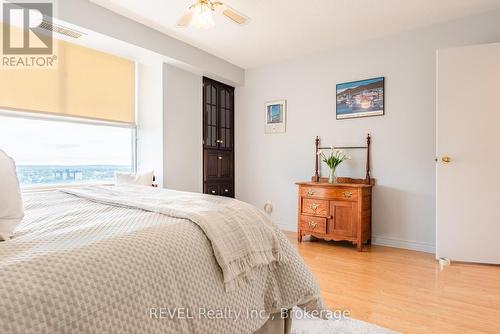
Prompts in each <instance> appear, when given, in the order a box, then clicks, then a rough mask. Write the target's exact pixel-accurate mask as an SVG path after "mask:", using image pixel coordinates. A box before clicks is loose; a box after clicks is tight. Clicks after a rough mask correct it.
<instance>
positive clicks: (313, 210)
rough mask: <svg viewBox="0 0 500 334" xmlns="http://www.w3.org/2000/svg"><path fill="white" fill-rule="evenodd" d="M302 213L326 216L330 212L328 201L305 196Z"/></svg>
mask: <svg viewBox="0 0 500 334" xmlns="http://www.w3.org/2000/svg"><path fill="white" fill-rule="evenodd" d="M302 213H305V214H309V215H314V216H320V217H326V216H327V213H328V201H325V200H321V199H312V198H303V199H302Z"/></svg>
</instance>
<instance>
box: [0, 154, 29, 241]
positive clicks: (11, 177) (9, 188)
mask: <svg viewBox="0 0 500 334" xmlns="http://www.w3.org/2000/svg"><path fill="white" fill-rule="evenodd" d="M23 217H24V208H23V201H22V199H21V189H19V181H18V180H17V173H16V164H15V163H14V160H12V158H11V157H9V156H8V155H7V154H5V152H4V151H2V150H0V241H4V240H8V239H10V237H12V235H13V234H14V229H15V228H16V226H17V224H19V223H20V222H21V220H23Z"/></svg>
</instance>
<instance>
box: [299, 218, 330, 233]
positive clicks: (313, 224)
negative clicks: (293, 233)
mask: <svg viewBox="0 0 500 334" xmlns="http://www.w3.org/2000/svg"><path fill="white" fill-rule="evenodd" d="M300 229H301V230H302V231H310V232H316V233H326V218H320V217H313V216H304V215H302V216H300Z"/></svg>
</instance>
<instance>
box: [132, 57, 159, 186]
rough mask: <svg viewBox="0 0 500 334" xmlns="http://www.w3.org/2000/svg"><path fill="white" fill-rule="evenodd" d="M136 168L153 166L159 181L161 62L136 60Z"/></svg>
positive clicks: (141, 168) (144, 169)
mask: <svg viewBox="0 0 500 334" xmlns="http://www.w3.org/2000/svg"><path fill="white" fill-rule="evenodd" d="M136 66H137V70H136V75H137V101H136V103H137V170H138V171H139V172H145V171H149V170H154V171H155V175H156V178H157V182H158V184H159V185H162V184H163V126H162V125H163V88H162V83H163V76H162V62H161V61H158V62H154V63H150V64H145V63H136Z"/></svg>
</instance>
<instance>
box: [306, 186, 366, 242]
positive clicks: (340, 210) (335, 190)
mask: <svg viewBox="0 0 500 334" xmlns="http://www.w3.org/2000/svg"><path fill="white" fill-rule="evenodd" d="M339 182H341V183H335V184H330V183H328V182H325V180H324V179H321V180H320V182H298V183H297V185H298V186H299V193H298V199H299V210H298V232H297V233H298V234H297V236H298V240H299V242H301V241H302V237H303V236H304V235H311V236H313V237H316V238H319V239H324V240H336V241H340V240H347V241H350V242H352V243H353V244H355V245H356V246H357V249H358V251H362V249H363V244H364V243H370V241H371V212H372V211H371V208H372V206H371V203H372V187H373V183H374V182H373V181H372V182H371V184H366V183H365V180H364V179H362V180H359V179H350V178H339Z"/></svg>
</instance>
